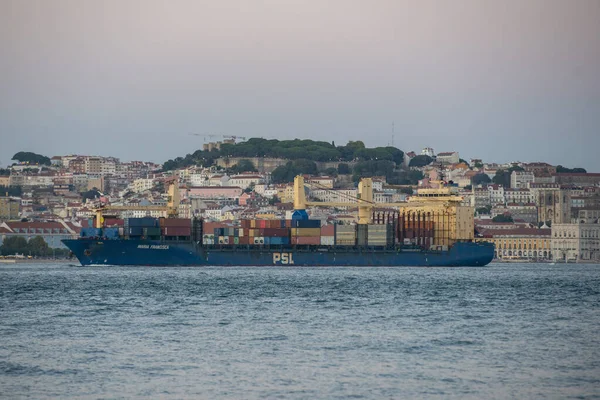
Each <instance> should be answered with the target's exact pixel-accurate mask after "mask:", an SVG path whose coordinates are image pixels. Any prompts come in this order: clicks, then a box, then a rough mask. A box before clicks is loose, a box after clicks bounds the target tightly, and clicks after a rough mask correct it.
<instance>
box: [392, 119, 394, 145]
mask: <svg viewBox="0 0 600 400" xmlns="http://www.w3.org/2000/svg"><path fill="white" fill-rule="evenodd" d="M392 147H394V122H393V121H392Z"/></svg>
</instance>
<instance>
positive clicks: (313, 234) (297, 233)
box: [292, 228, 321, 237]
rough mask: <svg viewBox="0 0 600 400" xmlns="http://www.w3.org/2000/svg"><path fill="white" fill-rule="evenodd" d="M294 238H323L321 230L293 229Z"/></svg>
mask: <svg viewBox="0 0 600 400" xmlns="http://www.w3.org/2000/svg"><path fill="white" fill-rule="evenodd" d="M292 236H307V237H317V236H321V228H292Z"/></svg>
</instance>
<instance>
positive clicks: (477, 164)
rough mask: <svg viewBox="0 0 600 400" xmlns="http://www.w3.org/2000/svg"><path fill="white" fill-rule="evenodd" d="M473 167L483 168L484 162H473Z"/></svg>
mask: <svg viewBox="0 0 600 400" xmlns="http://www.w3.org/2000/svg"><path fill="white" fill-rule="evenodd" d="M473 167H474V168H479V169H481V168H483V164H482V163H480V162H476V163H475V164H473Z"/></svg>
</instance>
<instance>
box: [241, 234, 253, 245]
mask: <svg viewBox="0 0 600 400" xmlns="http://www.w3.org/2000/svg"><path fill="white" fill-rule="evenodd" d="M253 239H254V238H253ZM239 240H240V244H250V236H240V238H239Z"/></svg>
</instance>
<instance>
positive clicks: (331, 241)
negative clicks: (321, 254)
mask: <svg viewBox="0 0 600 400" xmlns="http://www.w3.org/2000/svg"><path fill="white" fill-rule="evenodd" d="M321 244H322V245H323V246H333V245H335V236H321Z"/></svg>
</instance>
